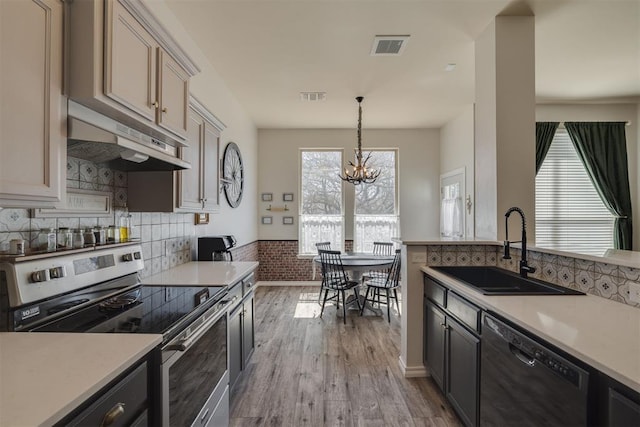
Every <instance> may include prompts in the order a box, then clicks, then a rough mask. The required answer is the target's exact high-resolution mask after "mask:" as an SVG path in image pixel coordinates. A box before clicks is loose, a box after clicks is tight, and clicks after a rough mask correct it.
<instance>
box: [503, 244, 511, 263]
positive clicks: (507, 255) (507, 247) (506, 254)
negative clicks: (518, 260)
mask: <svg viewBox="0 0 640 427" xmlns="http://www.w3.org/2000/svg"><path fill="white" fill-rule="evenodd" d="M510 248H511V242H509V241H508V240H505V241H504V255H502V259H511V254H510V253H509V250H510Z"/></svg>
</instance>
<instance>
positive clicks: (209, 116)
mask: <svg viewBox="0 0 640 427" xmlns="http://www.w3.org/2000/svg"><path fill="white" fill-rule="evenodd" d="M189 105H191V108H193V109H194V110H195V111H196V112H197V113H198V114H200V115H201V116H202V117H204V119H205V120H207V121H209V122H211V124H212V125H213V126H215V128H216V129H218V131H219V132H222V131H223V130H225V129H226V128H227V125H225V124H224V123H222V120H220V119H219V118H217V117H216V116H215V115H214V114H213V113H211V112H210V111H209V110H208V109H207V107H205V106H204V104H202V103H201V102H200V101H198V99H197V98H196V97H195V96H193V95H192V94H189Z"/></svg>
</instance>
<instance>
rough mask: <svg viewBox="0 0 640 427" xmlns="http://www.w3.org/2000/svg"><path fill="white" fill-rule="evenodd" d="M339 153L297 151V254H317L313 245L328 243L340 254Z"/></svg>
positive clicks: (341, 242)
mask: <svg viewBox="0 0 640 427" xmlns="http://www.w3.org/2000/svg"><path fill="white" fill-rule="evenodd" d="M341 168H342V151H335V150H333V151H332V150H301V152H300V221H299V224H300V238H299V239H298V245H299V253H300V254H317V249H316V246H315V245H316V243H318V242H331V249H333V250H338V251H341V250H342V249H343V242H344V206H343V204H344V197H343V195H342V180H341V179H340V172H341Z"/></svg>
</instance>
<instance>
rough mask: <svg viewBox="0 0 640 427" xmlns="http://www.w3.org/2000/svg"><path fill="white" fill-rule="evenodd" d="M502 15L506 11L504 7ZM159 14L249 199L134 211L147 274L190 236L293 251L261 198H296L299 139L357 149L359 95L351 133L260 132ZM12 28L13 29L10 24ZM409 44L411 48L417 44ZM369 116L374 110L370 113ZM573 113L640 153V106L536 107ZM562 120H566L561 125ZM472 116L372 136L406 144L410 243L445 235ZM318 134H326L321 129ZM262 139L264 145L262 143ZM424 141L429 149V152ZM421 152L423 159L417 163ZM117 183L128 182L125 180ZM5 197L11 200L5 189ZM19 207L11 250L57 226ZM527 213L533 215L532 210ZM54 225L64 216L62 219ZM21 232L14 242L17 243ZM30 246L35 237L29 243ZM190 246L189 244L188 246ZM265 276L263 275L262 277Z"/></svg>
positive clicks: (253, 252) (81, 177) (378, 141)
mask: <svg viewBox="0 0 640 427" xmlns="http://www.w3.org/2000/svg"><path fill="white" fill-rule="evenodd" d="M496 8H497V9H499V7H496ZM153 13H154V15H155V16H156V17H158V18H159V19H160V20H161V21H162V23H163V26H164V27H166V28H171V31H172V36H173V37H174V38H175V39H177V40H178V42H179V44H180V45H181V46H182V47H183V48H185V49H188V52H189V54H190V55H191V56H192V57H193V59H194V62H195V63H197V64H198V65H199V66H200V67H203V71H202V72H201V73H199V74H196V76H194V77H193V78H192V79H191V81H190V88H191V91H192V93H194V94H196V95H197V97H198V99H199V100H200V101H202V102H203V104H205V105H206V106H207V107H208V109H210V111H212V112H213V113H214V114H215V116H217V117H219V118H220V119H221V122H222V123H223V124H224V125H225V126H226V127H225V129H223V130H222V131H221V133H220V135H221V136H220V138H221V140H220V157H222V151H223V148H224V147H225V145H226V143H227V142H229V141H235V142H236V143H238V144H239V147H240V151H241V153H242V156H243V161H244V167H245V170H246V172H247V173H246V176H245V181H244V184H245V187H244V194H243V197H242V201H241V203H240V205H239V207H238V208H235V209H233V208H231V207H230V206H229V205H228V204H227V201H226V200H225V195H224V193H223V194H221V195H220V197H221V199H220V201H219V207H218V208H217V209H218V212H215V213H214V212H212V213H211V214H210V221H209V223H208V224H198V225H196V224H194V220H193V216H192V215H188V214H180V213H166V212H158V211H155V212H136V211H134V210H133V209H131V210H132V213H131V215H132V217H131V222H132V224H133V225H134V229H133V230H134V236H136V234H135V233H139V236H140V237H141V238H142V251H143V258H144V260H145V267H147V268H146V269H145V271H144V275H151V274H152V273H153V272H159V271H162V270H165V269H167V268H169V267H172V266H175V265H177V264H178V263H179V262H181V261H186V260H190V259H191V257H192V251H191V249H192V246H191V245H193V240H192V238H191V237H192V236H194V235H196V236H202V235H218V234H233V235H234V236H235V237H236V239H237V240H238V250H239V251H243V252H244V254H242V255H239V256H237V257H236V259H238V260H258V259H259V254H260V249H261V248H260V247H261V246H262V247H266V248H267V250H268V248H269V245H275V244H276V243H278V242H274V241H277V240H282V241H283V243H282V244H287V243H286V242H287V241H290V240H295V239H296V229H297V227H296V226H295V225H294V226H293V227H292V226H286V225H285V224H280V216H277V214H274V215H273V216H274V218H275V219H276V221H275V223H274V224H272V225H271V226H268V225H266V224H261V221H260V219H261V217H262V216H266V207H267V205H268V203H265V202H262V201H261V200H260V194H262V193H269V192H271V193H273V194H274V195H275V197H277V202H276V201H274V202H273V205H274V206H275V205H276V204H279V205H283V203H282V202H280V200H279V199H280V196H281V193H294V195H296V194H297V193H296V185H295V184H294V183H296V182H297V174H296V171H297V162H298V160H297V152H298V147H299V146H300V145H293V144H295V141H296V140H300V139H304V140H308V141H309V143H308V146H310V147H317V146H321V145H323V144H321V143H320V140H325V141H326V140H328V139H333V141H335V142H334V144H333V145H340V146H344V148H345V149H346V150H349V149H351V148H352V147H353V145H354V143H355V141H354V131H353V129H352V128H353V123H352V122H354V117H353V110H352V109H353V105H352V104H353V100H352V99H351V98H352V97H351V96H349V97H345V98H348V100H347V101H346V102H345V103H346V104H347V107H346V110H345V112H344V116H345V121H346V122H345V124H339V125H335V126H333V127H336V128H345V130H331V129H329V130H324V131H313V130H304V129H301V130H282V131H280V130H278V129H261V128H259V127H256V126H255V125H254V124H253V123H252V120H251V119H250V118H249V116H248V115H247V114H246V113H245V112H244V109H245V108H247V107H245V106H241V105H240V103H239V102H238V101H237V100H236V99H235V96H234V95H235V94H234V93H232V92H231V91H230V90H229V89H228V88H227V87H226V86H225V85H224V83H222V79H221V78H220V77H219V76H218V75H217V72H216V71H215V69H214V68H213V67H214V66H217V64H216V62H215V61H214V60H210V59H207V57H206V55H205V53H204V52H203V51H202V50H201V49H200V48H198V47H197V46H196V45H195V42H193V40H192V39H191V38H190V37H189V36H188V35H187V32H186V30H184V24H180V22H179V20H178V18H177V17H176V15H174V13H173V11H172V9H171V6H170V5H167V4H164V3H161V2H154V3H153ZM488 22H489V20H487V21H486V23H488ZM486 23H485V25H486ZM3 24H4V23H3ZM3 27H4V28H7V27H6V26H3ZM480 30H481V28H480V29H478V30H477V32H479V31H480ZM16 31H17V29H16ZM193 37H194V38H195V37H196V36H195V35H193ZM3 38H4V37H3ZM414 40H416V39H414ZM412 41H413V40H412ZM409 46H410V47H411V45H409ZM5 87H6V86H5V85H3V99H5V96H4V90H5ZM354 95H358V94H354ZM8 99H14V97H8ZM372 99H373V98H368V97H367V101H366V102H367V104H365V123H366V120H367V118H368V117H369V116H368V115H367V114H369V111H373V109H374V107H375V103H374V102H373V100H372ZM369 108H370V109H371V110H369ZM375 108H380V107H379V106H378V107H375ZM569 108H570V109H569ZM563 109H564V112H563ZM567 109H569V110H567ZM567 111H570V112H571V114H572V115H575V116H574V117H578V116H582V117H585V116H589V117H593V116H598V117H599V119H600V120H622V121H630V122H631V126H630V127H629V128H628V134H629V136H628V142H629V144H630V145H631V144H636V145H637V142H636V141H637V139H638V138H637V136H636V135H637V123H638V113H637V102H635V103H631V104H628V103H627V104H625V105H617V106H614V107H608V106H607V107H603V106H601V105H588V106H581V107H578V106H573V107H565V106H561V105H543V106H539V107H538V108H537V111H536V113H537V114H538V116H539V119H540V120H552V119H559V120H566V119H567V118H568V119H573V117H567V116H566V115H568V114H569V113H568V112H567ZM602 111H604V112H605V113H604V114H606V115H607V116H606V117H604V116H603V113H602ZM560 114H563V117H561V118H558V117H559V115H560ZM565 114H566V115H565ZM472 118H473V108H472V107H471V106H467V107H466V108H465V109H463V110H462V113H461V115H460V116H457V117H456V118H455V119H453V120H451V121H450V122H449V123H447V124H446V125H444V126H443V127H442V128H440V129H438V128H430V127H426V128H420V129H405V130H366V131H365V144H371V145H372V146H381V147H386V146H388V145H389V143H388V142H387V141H388V140H390V139H394V140H398V141H399V142H398V143H397V144H395V143H394V146H398V147H399V149H400V153H401V154H400V158H399V160H400V162H401V163H400V169H401V170H402V174H403V175H402V176H401V179H400V180H401V185H400V194H399V199H400V203H401V206H400V208H401V211H402V213H403V214H402V217H401V221H402V224H401V225H402V231H403V233H402V234H403V236H410V238H411V240H416V241H420V240H425V239H428V238H429V237H430V236H434V235H437V234H438V222H439V220H438V218H439V213H438V209H437V207H438V203H437V200H438V199H437V181H438V177H439V174H440V171H442V172H445V171H448V170H451V169H454V168H456V167H459V166H460V164H459V160H460V159H462V158H465V159H469V157H468V156H470V155H471V153H472V150H471V149H470V146H469V145H464V144H469V143H470V141H472V140H473V120H472ZM577 119H580V118H577ZM280 127H282V128H286V127H288V126H286V125H281V126H280ZM312 127H313V128H315V127H320V125H315V126H312ZM460 132H462V133H463V135H462V136H460ZM263 141H264V142H265V143H263ZM276 141H278V142H276ZM424 141H427V143H426V145H425V143H424ZM465 141H466V142H465ZM449 142H450V143H449ZM3 144H4V142H3ZM279 144H280V145H279ZM455 144H459V145H460V144H463V145H462V146H460V147H459V150H458V151H457V152H456V153H452V152H450V151H449V150H453V147H455ZM292 145H293V147H295V148H294V149H289V150H286V151H285V152H283V150H285V149H286V147H290V146H292ZM3 147H4V145H3ZM418 147H419V148H418ZM407 150H415V152H414V151H409V153H410V154H406V153H407ZM403 153H404V154H403ZM414 153H415V155H413V154H414ZM437 153H439V154H437ZM464 156H467V157H464ZM636 157H637V154H636ZM258 159H261V162H260V164H259V163H258ZM263 159H265V161H264V162H263V161H262V160H263ZM283 160H284V162H285V163H288V164H290V165H292V166H291V168H289V169H288V171H287V172H286V173H283V174H282V175H281V176H273V177H272V178H271V179H269V178H270V175H272V174H273V171H274V170H279V169H280V168H279V166H278V165H280V164H282V162H283ZM74 163H76V162H75V161H74V162H72V165H71V166H72V172H73V175H72V177H71V178H70V180H71V181H74V182H75V183H74V184H71V183H70V182H68V184H70V185H73V186H77V187H78V188H83V187H86V186H87V184H89V185H94V184H95V182H97V180H98V174H96V173H95V165H91V164H88V163H86V162H82V161H80V160H78V161H77V168H78V172H77V175H76V174H75V167H76V166H75V164H74ZM92 166H93V167H92ZM466 166H467V167H468V177H469V178H471V177H472V176H473V173H472V171H473V158H472V157H471V160H468V162H467V164H466ZM81 168H82V169H81ZM89 169H91V171H93V173H92V172H91V171H89ZM52 170H53V169H52ZM103 172H104V171H103ZM252 172H253V173H252ZM23 173H26V172H23ZM630 174H632V175H631V176H630V178H631V179H630V181H631V185H632V186H633V185H636V187H635V189H636V191H635V194H637V170H635V169H632V170H630ZM114 175H115V176H114ZM114 175H112V178H113V184H111V182H112V181H111V179H112V178H106V183H105V184H102V185H107V186H111V187H112V188H113V191H114V196H115V198H116V199H118V196H119V195H120V197H124V195H123V192H122V191H120V192H118V188H125V187H127V185H123V181H122V178H118V176H117V174H114ZM3 176H4V175H3ZM634 177H636V179H634ZM118 179H119V180H120V181H116V180H118ZM424 182H429V183H433V185H431V186H424ZM67 187H69V185H67ZM72 188H73V187H72ZM469 188H472V187H469ZM2 192H5V190H4V187H3V190H2ZM416 194H421V195H422V197H416V196H415V195H416ZM346 197H347V199H348V200H349V197H351V196H349V195H346ZM295 200H297V196H296V197H295V198H294V202H293V203H290V204H289V207H290V208H292V211H291V215H293V217H294V218H296V214H297V211H296V210H295V209H296V207H295V205H296V203H295ZM119 202H120V203H121V204H120V206H119V207H123V204H124V202H125V200H123V199H120V200H119ZM128 202H129V203H128V206H131V202H132V201H128ZM348 203H352V202H348ZM10 206H11V205H6V207H7V209H3V213H2V214H3V218H8V219H6V221H7V222H8V223H9V224H10V225H8V226H7V227H6V228H3V230H2V234H3V241H6V242H8V241H9V240H11V239H13V238H15V237H23V234H25V233H26V232H28V231H29V230H39V229H40V228H43V227H46V226H48V225H49V224H51V223H52V220H51V217H49V218H46V217H43V218H29V217H28V215H27V214H26V211H25V210H23V209H18V210H15V211H14V210H12V209H11V208H10ZM213 210H215V209H213ZM122 213H124V211H117V207H116V213H114V214H112V215H113V217H112V218H113V219H111V220H108V219H107V220H100V219H98V218H93V221H94V222H90V223H87V224H85V223H84V222H82V221H83V220H82V219H77V218H76V219H65V220H64V221H63V223H65V224H66V225H67V226H69V227H70V228H80V227H84V226H92V225H104V226H108V225H112V224H113V223H115V221H116V218H118V217H119V216H121V214H122ZM527 213H528V214H529V212H527ZM634 215H636V218H637V215H638V209H635V210H634ZM53 218H55V216H54V217H53ZM81 218H82V217H81ZM105 218H109V217H105ZM100 221H105V222H100ZM348 221H349V219H348V216H347V224H346V225H345V230H349V229H350V228H352V225H351V224H350V223H349V222H348ZM58 222H59V221H58ZM636 223H637V221H636ZM470 225H471V224H470V222H468V223H467V226H470ZM58 226H59V225H58ZM12 233H13V234H14V235H11V234H12ZM636 233H637V231H636ZM16 235H19V236H16ZM636 235H637V234H636ZM149 237H151V238H149ZM181 237H188V239H184V240H183V242H182V246H181V245H180V241H179V240H180V238H181ZM23 238H24V237H23ZM28 238H30V236H29V237H28ZM5 239H6V240H5ZM175 239H178V241H177V242H176V245H175V247H172V246H171V243H172V242H173V241H174V240H175ZM636 240H637V239H636ZM167 243H169V249H167ZM185 245H188V246H186V247H185ZM296 255H297V254H296ZM292 258H293V259H296V256H295V255H293V256H292ZM287 262H289V260H287ZM303 262H305V263H306V264H305V265H306V267H307V268H306V271H307V272H309V271H310V268H309V267H308V266H309V263H308V261H306V260H303ZM149 268H150V269H149ZM260 273H261V272H260V271H259V274H260ZM309 276H310V274H309ZM309 276H306V277H302V278H298V280H310V277H309ZM289 280H292V279H289ZM293 280H295V279H293Z"/></svg>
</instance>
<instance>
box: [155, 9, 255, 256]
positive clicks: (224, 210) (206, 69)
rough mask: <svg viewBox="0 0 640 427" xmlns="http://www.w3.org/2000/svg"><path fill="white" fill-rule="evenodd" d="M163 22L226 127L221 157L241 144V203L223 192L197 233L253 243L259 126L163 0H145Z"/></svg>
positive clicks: (200, 94)
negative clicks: (194, 67)
mask: <svg viewBox="0 0 640 427" xmlns="http://www.w3.org/2000/svg"><path fill="white" fill-rule="evenodd" d="M143 1H144V3H145V4H146V6H147V7H148V8H149V9H150V10H151V12H152V13H153V14H154V15H155V16H156V17H157V18H158V20H159V21H160V22H161V23H162V25H163V26H164V27H165V28H166V29H167V30H168V31H169V32H170V33H171V35H172V36H173V37H174V38H175V40H176V41H177V43H178V44H179V45H180V46H181V47H182V48H183V49H184V50H185V51H186V52H187V53H188V54H189V56H191V58H192V59H193V60H194V61H195V63H196V64H198V66H199V67H200V69H201V70H202V71H201V72H200V74H198V75H196V76H195V77H193V78H192V79H191V82H190V90H191V93H192V94H193V95H194V96H195V97H196V98H198V100H199V101H200V102H202V103H203V104H204V105H205V106H206V107H207V108H208V109H209V110H210V111H211V112H212V113H213V114H214V115H215V116H216V117H218V118H219V119H220V120H221V121H222V122H223V123H224V124H225V125H226V126H227V128H226V129H225V130H224V131H222V134H221V137H220V157H222V152H223V150H224V147H225V146H226V145H227V143H228V142H230V141H233V142H235V143H236V144H238V146H239V147H240V152H241V154H242V159H243V161H244V170H245V180H244V195H243V198H242V202H241V203H240V206H239V207H238V208H236V209H232V208H231V207H229V205H228V204H227V201H226V199H225V198H224V194H220V197H221V200H220V213H219V214H215V215H211V218H210V223H209V224H208V225H199V226H197V227H195V234H196V235H198V236H203V235H215V234H233V235H235V237H236V239H237V240H238V245H243V244H246V243H249V242H253V241H255V240H256V239H257V238H258V229H257V220H256V212H257V209H258V208H257V200H258V196H257V194H258V193H257V183H258V176H257V169H258V136H257V129H256V127H255V126H254V124H253V122H252V121H251V120H250V118H249V117H248V115H247V114H246V112H245V111H244V110H243V108H242V107H241V106H240V104H239V103H238V101H237V100H236V99H235V97H234V95H233V94H232V93H231V92H230V91H229V89H228V88H227V86H226V85H225V83H224V82H223V80H222V79H221V78H220V76H219V75H218V73H217V72H216V70H215V64H211V63H210V62H209V61H208V60H207V58H206V57H205V56H204V54H203V53H202V51H201V50H200V48H199V47H198V46H197V45H196V44H195V42H194V41H193V40H192V39H191V37H190V36H189V35H188V34H187V32H186V30H185V28H184V27H183V26H182V24H181V23H180V22H179V21H178V20H177V19H176V17H175V15H173V13H172V12H171V11H170V10H169V9H168V8H167V6H166V4H165V2H164V0H143Z"/></svg>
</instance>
